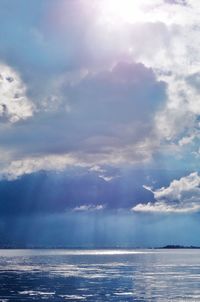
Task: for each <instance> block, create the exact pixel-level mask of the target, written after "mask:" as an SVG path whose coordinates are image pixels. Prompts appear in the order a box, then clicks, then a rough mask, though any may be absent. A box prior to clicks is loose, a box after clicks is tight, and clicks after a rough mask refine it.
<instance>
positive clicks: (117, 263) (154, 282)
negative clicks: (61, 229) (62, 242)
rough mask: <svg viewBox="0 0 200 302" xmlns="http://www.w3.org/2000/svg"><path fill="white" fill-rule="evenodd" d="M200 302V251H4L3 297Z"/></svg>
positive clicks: (1, 301) (7, 300)
mask: <svg viewBox="0 0 200 302" xmlns="http://www.w3.org/2000/svg"><path fill="white" fill-rule="evenodd" d="M12 301H20V302H23V301H38V302H41V301H48V302H51V301H55V302H56V301H92V302H98V301H101V302H106V301H116V302H119V301H121V302H126V301H127V302H128V301H137V302H146V301H152V302H154V301H155V302H158V301H159V302H161V301H162V302H164V301H175V302H178V301H198V302H199V301H200V250H198V249H194V250H193V249H169V250H168V249H145V250H141V249H138V250H130V249H128V250H122V249H112V250H108V249H106V250H64V249H63V250H61V249H58V250H56V249H51V250H47V249H45V250H39V249H37V250H33V249H32V250H27V249H26V250H14V249H12V250H0V302H12Z"/></svg>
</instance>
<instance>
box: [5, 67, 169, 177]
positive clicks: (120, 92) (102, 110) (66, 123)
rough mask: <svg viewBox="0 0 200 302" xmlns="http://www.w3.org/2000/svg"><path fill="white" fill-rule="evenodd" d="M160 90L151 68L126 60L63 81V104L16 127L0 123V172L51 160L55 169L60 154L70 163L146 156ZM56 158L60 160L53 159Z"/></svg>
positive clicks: (162, 85) (151, 145)
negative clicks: (1, 158) (0, 157)
mask: <svg viewBox="0 0 200 302" xmlns="http://www.w3.org/2000/svg"><path fill="white" fill-rule="evenodd" d="M165 91H166V85H165V83H164V82H163V81H157V80H156V77H155V74H154V72H153V70H152V69H151V68H146V67H145V66H144V65H143V64H136V63H126V62H120V63H118V64H117V65H115V66H114V67H113V68H112V69H111V70H107V69H105V70H102V71H98V72H95V73H92V72H90V73H87V74H86V75H85V76H84V77H82V78H81V79H80V80H79V81H78V82H72V83H69V82H67V83H63V85H62V88H61V93H62V95H63V98H64V96H65V101H64V102H63V104H62V105H63V106H64V108H63V106H61V107H60V108H59V109H58V108H57V109H56V110H50V111H46V110H45V111H44V112H43V111H42V112H40V111H39V112H37V113H36V114H35V116H34V118H33V119H30V120H27V121H25V122H23V123H20V124H19V125H18V127H17V128H14V127H4V128H2V129H0V138H1V148H2V150H3V151H4V152H6V151H8V153H9V151H10V150H11V153H10V158H9V163H8V164H7V167H5V168H3V171H4V175H5V176H6V175H7V176H8V177H12V176H9V175H16V176H20V175H22V174H23V173H31V171H32V172H35V171H38V170H40V169H41V170H42V169H46V170H49V169H50V168H52V169H53V167H52V165H53V163H55V164H54V167H55V170H58V168H59V167H60V168H61V169H63V167H65V166H66V165H65V162H66V158H67V159H68V158H70V162H71V164H72V165H73V164H74V165H76V164H80V163H81V164H85V165H88V166H89V165H90V166H94V165H104V164H115V165H121V164H123V163H125V162H127V161H129V162H130V163H138V162H145V161H148V160H150V159H151V156H152V151H153V149H154V148H155V143H154V141H153V139H152V138H153V116H154V113H155V111H156V110H157V108H158V107H159V106H160V104H161V102H163V100H164V99H165ZM66 105H68V108H69V109H68V110H66ZM51 156H52V159H55V160H51ZM54 157H55V158H54ZM58 158H59V162H62V165H60V164H58V165H57V164H56V162H57V159H58ZM48 161H49V164H47V162H48ZM10 162H11V164H10ZM2 164H3V165H5V164H6V163H5V162H3V163H2ZM49 167H50V168H49ZM102 172H103V171H102ZM99 175H100V176H101V177H102V178H103V179H105V180H107V181H109V180H111V179H112V175H106V173H100V174H99Z"/></svg>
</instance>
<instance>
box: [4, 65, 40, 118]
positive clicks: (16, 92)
mask: <svg viewBox="0 0 200 302" xmlns="http://www.w3.org/2000/svg"><path fill="white" fill-rule="evenodd" d="M33 111H34V105H33V103H32V102H31V100H30V99H29V98H28V97H27V94H26V86H25V84H24V83H23V82H22V80H21V78H20V76H19V74H18V73H17V72H16V71H15V70H14V69H13V68H11V67H9V66H7V65H5V64H0V119H1V122H6V121H9V122H11V123H15V122H18V121H19V120H25V119H27V118H30V117H31V116H32V115H33Z"/></svg>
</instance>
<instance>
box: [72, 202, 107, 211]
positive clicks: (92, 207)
mask: <svg viewBox="0 0 200 302" xmlns="http://www.w3.org/2000/svg"><path fill="white" fill-rule="evenodd" d="M104 209H105V205H102V204H98V205H93V204H85V205H82V206H79V207H75V208H74V209H73V211H74V212H94V211H101V210H104Z"/></svg>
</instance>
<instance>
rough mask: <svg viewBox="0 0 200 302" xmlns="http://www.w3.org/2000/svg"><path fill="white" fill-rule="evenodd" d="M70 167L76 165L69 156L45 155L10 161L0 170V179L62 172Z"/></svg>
mask: <svg viewBox="0 0 200 302" xmlns="http://www.w3.org/2000/svg"><path fill="white" fill-rule="evenodd" d="M71 165H78V163H77V161H76V160H75V159H74V158H73V157H71V156H70V155H68V154H66V155H62V156H59V155H47V156H44V157H29V158H25V159H21V160H14V161H11V163H10V164H8V165H6V166H5V167H2V168H1V174H0V175H1V178H5V179H8V180H13V179H16V178H18V177H20V176H22V175H24V174H31V173H34V172H38V171H41V170H46V171H63V170H64V169H65V168H67V167H68V166H71Z"/></svg>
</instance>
